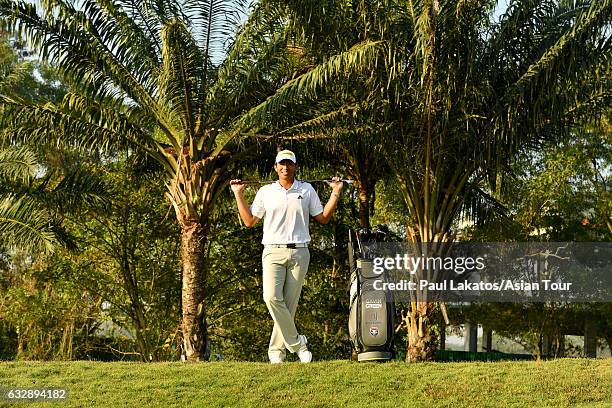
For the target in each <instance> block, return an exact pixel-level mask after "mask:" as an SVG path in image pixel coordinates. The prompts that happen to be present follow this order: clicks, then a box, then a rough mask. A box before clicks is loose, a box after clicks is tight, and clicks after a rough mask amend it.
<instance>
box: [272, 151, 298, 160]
mask: <svg viewBox="0 0 612 408" xmlns="http://www.w3.org/2000/svg"><path fill="white" fill-rule="evenodd" d="M283 160H291V161H292V162H294V163H297V159H296V158H295V153H293V152H292V151H291V150H281V151H280V152H278V153H277V154H276V160H275V161H274V163H280V162H281V161H283Z"/></svg>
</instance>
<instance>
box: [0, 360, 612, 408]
mask: <svg viewBox="0 0 612 408" xmlns="http://www.w3.org/2000/svg"><path fill="white" fill-rule="evenodd" d="M611 368H612V359H598V360H586V359H560V360H553V361H544V362H495V363H423V364H405V363H387V364H374V363H366V364H363V363H361V364H359V363H352V362H348V361H328V362H316V363H311V364H299V363H285V364H282V365H274V366H273V365H270V364H263V363H243V362H214V363H199V364H185V363H156V364H143V363H97V362H2V363H0V388H4V389H6V388H9V387H18V388H53V387H55V388H64V389H67V390H68V392H69V395H68V398H67V400H65V401H62V402H56V403H37V404H31V405H37V406H53V407H85V406H97V407H104V408H110V407H127V406H135V407H140V406H144V407H146V408H150V407H171V406H176V407H227V406H243V407H258V408H263V407H269V406H279V407H303V406H306V407H323V406H338V407H344V406H356V407H432V406H439V407H499V406H501V407H504V408H505V407H566V406H584V407H587V406H588V407H593V406H596V407H612V370H611ZM0 406H13V407H15V406H23V405H19V404H14V403H8V402H6V400H4V401H1V402H0Z"/></svg>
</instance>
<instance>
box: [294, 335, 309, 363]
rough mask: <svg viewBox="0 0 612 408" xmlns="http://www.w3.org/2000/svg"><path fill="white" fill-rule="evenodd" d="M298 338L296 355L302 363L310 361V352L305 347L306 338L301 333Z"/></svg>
mask: <svg viewBox="0 0 612 408" xmlns="http://www.w3.org/2000/svg"><path fill="white" fill-rule="evenodd" d="M298 338H299V339H300V344H301V346H300V349H299V350H298V351H297V355H298V357H299V358H300V361H301V362H302V363H310V362H311V361H312V353H311V352H310V351H309V350H308V347H306V343H308V339H306V336H304V335H303V334H300V335H299V336H298Z"/></svg>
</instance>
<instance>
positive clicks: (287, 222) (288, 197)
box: [251, 180, 323, 245]
mask: <svg viewBox="0 0 612 408" xmlns="http://www.w3.org/2000/svg"><path fill="white" fill-rule="evenodd" d="M322 212H323V205H322V204H321V200H320V199H319V196H318V195H317V192H316V191H315V190H314V188H312V186H311V185H310V184H309V183H305V182H302V181H299V180H295V181H294V182H293V185H292V186H291V187H290V188H289V189H288V190H285V188H284V187H283V186H281V185H280V182H278V181H277V182H276V183H272V184H267V185H265V186H263V187H261V188H260V189H259V191H257V194H256V195H255V200H253V204H251V213H252V214H253V215H254V216H255V217H257V218H263V220H264V225H263V240H262V241H261V243H262V244H264V245H268V244H305V243H308V242H310V232H309V222H310V216H313V217H314V216H316V215H319V214H321V213H322Z"/></svg>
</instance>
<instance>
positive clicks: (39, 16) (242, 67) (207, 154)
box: [0, 0, 296, 361]
mask: <svg viewBox="0 0 612 408" xmlns="http://www.w3.org/2000/svg"><path fill="white" fill-rule="evenodd" d="M241 6H242V4H241V2H235V1H230V0H221V1H213V0H206V1H194V0H173V1H164V2H151V1H144V2H138V3H134V2H132V1H127V0H113V1H103V0H99V1H87V2H85V3H82V4H81V3H78V4H77V3H73V2H72V1H69V0H61V1H57V2H43V3H41V4H40V5H35V4H29V3H26V2H22V1H18V0H2V1H0V15H1V16H2V24H3V27H4V28H6V29H7V30H9V31H15V32H17V33H19V34H21V35H23V36H24V37H25V38H26V39H27V40H29V42H30V43H31V44H32V45H33V46H34V48H35V49H36V51H38V52H40V55H41V56H42V57H43V58H46V59H48V60H50V61H51V62H52V63H53V64H54V65H56V66H57V67H58V68H59V69H60V71H61V72H62V74H63V75H64V77H65V78H67V79H68V80H70V82H71V85H72V88H73V90H72V91H71V92H70V93H68V94H67V95H66V97H65V98H64V100H63V101H62V102H61V103H57V104H45V105H40V104H33V103H27V102H25V101H23V100H21V99H19V98H16V97H12V96H10V95H6V94H4V96H2V105H3V109H4V111H5V114H6V116H7V117H8V118H9V119H8V120H6V121H5V122H4V123H3V125H4V127H5V129H6V131H5V134H8V135H10V137H11V138H12V139H13V140H29V141H37V140H55V141H62V142H66V143H70V144H74V145H78V146H80V147H85V148H88V149H91V150H93V151H96V150H100V149H102V150H104V151H106V152H107V154H110V155H112V152H113V149H119V148H124V147H129V148H130V149H132V150H133V152H134V153H135V154H138V155H147V156H149V157H151V158H152V159H154V160H155V161H156V162H157V163H159V165H160V166H162V167H163V169H164V170H165V172H166V173H165V174H166V176H167V178H166V180H167V181H166V186H167V193H166V196H167V198H168V199H169V200H170V201H171V202H172V204H173V206H174V210H175V214H176V219H177V221H178V223H179V225H180V227H181V250H180V251H181V252H180V253H181V263H182V335H183V345H184V353H185V354H186V356H187V359H188V360H190V361H197V360H203V359H206V358H208V354H209V353H208V351H209V350H208V336H207V329H206V304H205V299H206V294H205V293H204V287H205V282H206V278H207V273H206V269H207V266H206V262H205V261H206V257H205V253H204V248H205V244H206V242H207V238H208V232H209V220H210V214H211V210H212V208H213V206H214V204H215V202H216V200H217V197H218V196H219V194H220V192H221V190H222V189H223V187H224V185H225V183H226V182H227V179H228V177H227V171H228V168H231V166H232V165H233V163H234V162H235V161H236V160H239V158H240V156H238V155H236V154H235V153H237V152H239V151H240V148H241V147H242V146H243V139H244V137H243V134H242V128H243V127H244V126H245V122H244V121H241V120H239V118H241V115H242V113H243V112H244V111H245V110H246V109H248V108H249V107H252V106H254V105H256V104H257V103H259V102H261V101H263V100H264V99H265V98H266V97H267V96H268V95H270V94H271V93H272V92H273V91H274V89H276V88H277V87H278V86H279V85H280V84H282V83H283V82H284V81H286V80H287V79H288V75H291V74H290V72H291V71H292V66H293V65H295V60H296V59H295V57H293V56H292V54H291V53H290V52H288V51H287V50H286V47H284V44H285V43H286V40H285V34H284V32H283V31H282V30H281V29H279V27H280V24H278V19H277V18H276V17H275V16H274V14H273V13H263V11H262V10H260V9H255V10H254V11H253V13H252V14H251V17H250V19H249V21H247V22H246V23H245V24H244V25H243V26H242V28H241V29H240V31H239V33H238V35H237V37H236V38H235V40H234V41H233V43H232V45H231V47H230V49H229V50H228V52H227V56H226V58H225V60H224V62H223V63H222V64H215V63H214V60H215V56H218V55H221V54H222V52H223V50H222V44H223V41H225V40H226V39H227V38H228V35H229V34H230V33H231V30H232V29H233V22H234V21H235V20H237V19H238V18H239V17H240V9H241ZM288 72H289V74H287V73H288Z"/></svg>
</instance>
